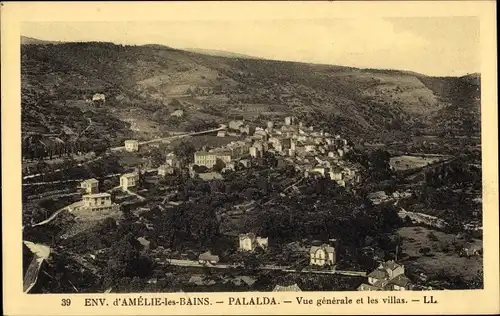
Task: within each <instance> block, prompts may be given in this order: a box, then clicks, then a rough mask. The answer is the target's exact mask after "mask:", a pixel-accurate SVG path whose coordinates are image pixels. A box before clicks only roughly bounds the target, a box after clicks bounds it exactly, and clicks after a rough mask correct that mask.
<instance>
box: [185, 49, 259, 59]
mask: <svg viewBox="0 0 500 316" xmlns="http://www.w3.org/2000/svg"><path fill="white" fill-rule="evenodd" d="M184 50H185V51H188V52H192V53H198V54H204V55H209V56H219V57H227V58H245V59H259V58H258V57H254V56H250V55H245V54H240V53H233V52H228V51H224V50H217V49H203V48H185V49H184Z"/></svg>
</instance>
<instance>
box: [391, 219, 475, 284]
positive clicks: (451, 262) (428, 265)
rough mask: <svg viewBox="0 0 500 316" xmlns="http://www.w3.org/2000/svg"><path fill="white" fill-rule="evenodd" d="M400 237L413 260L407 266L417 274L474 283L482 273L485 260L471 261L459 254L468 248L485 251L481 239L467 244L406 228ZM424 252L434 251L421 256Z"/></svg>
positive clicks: (456, 237)
mask: <svg viewBox="0 0 500 316" xmlns="http://www.w3.org/2000/svg"><path fill="white" fill-rule="evenodd" d="M398 234H399V235H400V236H401V237H402V238H403V246H402V248H403V252H404V253H405V254H407V255H408V257H409V258H407V259H406V260H405V262H404V264H405V266H407V267H409V270H412V271H413V272H415V273H424V274H426V275H427V276H429V277H430V276H435V275H438V274H444V275H446V276H449V277H460V278H461V279H463V280H471V279H472V278H473V277H475V276H476V275H477V274H478V271H479V270H482V267H483V258H482V256H471V257H470V258H467V257H465V256H460V254H459V250H460V249H462V248H464V247H465V248H469V249H477V250H479V249H482V241H481V240H479V239H469V240H466V239H464V238H463V237H460V236H457V235H454V234H446V233H443V232H439V231H435V230H431V229H427V228H424V227H403V228H401V229H399V230H398ZM424 248H429V249H430V251H429V253H428V254H427V255H424V254H423V253H421V252H420V250H421V249H424Z"/></svg>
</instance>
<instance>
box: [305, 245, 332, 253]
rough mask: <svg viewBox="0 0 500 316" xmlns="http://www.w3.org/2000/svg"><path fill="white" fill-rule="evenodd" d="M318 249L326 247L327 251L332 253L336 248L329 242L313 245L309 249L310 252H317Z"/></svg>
mask: <svg viewBox="0 0 500 316" xmlns="http://www.w3.org/2000/svg"><path fill="white" fill-rule="evenodd" d="M318 249H324V250H325V251H326V252H327V253H332V252H335V248H333V247H332V246H330V245H328V244H323V245H321V246H311V249H310V250H309V252H310V253H313V252H316V250H318Z"/></svg>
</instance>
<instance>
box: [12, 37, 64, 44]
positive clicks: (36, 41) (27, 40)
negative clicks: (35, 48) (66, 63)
mask: <svg viewBox="0 0 500 316" xmlns="http://www.w3.org/2000/svg"><path fill="white" fill-rule="evenodd" d="M61 43H63V42H55V41H44V40H40V39H37V38H33V37H28V36H21V45H29V44H32V45H48V44H61Z"/></svg>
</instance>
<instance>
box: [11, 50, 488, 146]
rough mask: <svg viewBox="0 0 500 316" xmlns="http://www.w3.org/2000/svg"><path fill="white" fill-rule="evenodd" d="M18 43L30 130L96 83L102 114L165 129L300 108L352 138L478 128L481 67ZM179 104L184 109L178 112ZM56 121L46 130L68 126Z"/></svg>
mask: <svg viewBox="0 0 500 316" xmlns="http://www.w3.org/2000/svg"><path fill="white" fill-rule="evenodd" d="M21 52H22V69H21V73H22V92H23V97H24V96H30V97H24V98H23V119H25V120H26V121H23V128H25V129H26V130H30V129H32V128H33V127H32V126H36V125H44V124H45V123H44V122H45V121H47V120H48V118H50V116H54V117H55V116H56V115H58V114H57V113H55V111H56V109H58V107H61V106H62V107H72V108H79V109H81V110H82V111H86V112H88V111H89V109H92V108H89V105H88V104H86V103H85V100H86V99H89V98H91V96H92V95H93V94H94V93H97V92H99V93H104V94H105V95H106V104H105V106H104V107H103V108H101V109H99V111H100V113H101V112H102V113H103V114H100V115H108V116H114V117H117V118H120V119H140V120H144V121H148V122H150V123H152V124H153V123H154V124H158V126H160V128H161V129H164V130H173V129H189V128H190V126H193V124H202V123H203V122H207V121H210V122H212V121H213V122H223V121H227V120H229V119H232V118H235V117H243V118H245V119H246V120H248V121H250V122H252V121H253V122H256V123H258V122H263V121H264V120H267V119H270V118H273V117H274V118H276V119H280V120H281V119H282V118H283V116H285V115H296V116H298V117H299V118H301V119H303V120H304V121H306V122H311V123H312V122H314V123H316V124H318V123H322V124H324V125H325V127H327V128H328V129H330V130H333V131H335V132H339V133H343V134H346V135H347V136H348V137H350V138H353V139H359V138H363V139H365V140H383V141H393V140H398V141H404V139H406V138H407V137H410V136H411V135H412V134H414V133H417V132H418V133H425V134H434V135H436V134H439V135H440V134H447V133H449V134H453V135H469V134H474V135H478V133H479V126H480V122H479V120H480V115H479V110H480V100H479V98H480V84H479V79H478V78H479V77H478V76H476V77H471V76H466V77H450V78H448V77H428V76H424V75H420V74H416V73H411V72H402V71H395V70H369V69H356V68H352V67H341V66H329V65H315V64H305V63H297V62H284V61H271V60H260V59H247V58H226V57H220V56H211V55H207V54H199V53H195V52H187V51H183V50H178V49H172V48H169V47H166V46H161V45H147V46H123V45H114V44H111V43H63V44H60V45H23V46H22V48H21ZM474 78H477V80H476V79H474ZM40 98H41V99H43V100H44V101H43V102H41V101H40ZM50 104H53V105H57V107H51V106H50ZM28 108H29V109H30V116H25V109H28ZM42 108H43V110H42ZM37 109H40V111H37ZM178 109H182V110H184V116H183V117H182V118H177V117H175V118H173V117H171V115H170V114H171V113H172V112H173V111H175V110H178ZM38 112H40V113H41V114H37V113H38ZM90 112H92V111H90ZM42 113H43V114H42ZM51 113H52V114H51ZM38 116H40V117H38ZM70 119H71V118H68V120H70ZM51 122H52V123H51V125H50V126H47V124H45V125H44V126H45V131H46V132H52V131H54V130H58V129H60V128H61V126H58V125H57V120H51ZM110 122H111V121H110ZM69 123H70V122H66V124H69ZM102 124H106V120H104V121H103V122H102ZM113 124H114V125H115V126H117V124H116V123H113ZM59 125H62V124H59ZM39 127H40V126H39ZM70 127H71V126H70Z"/></svg>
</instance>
